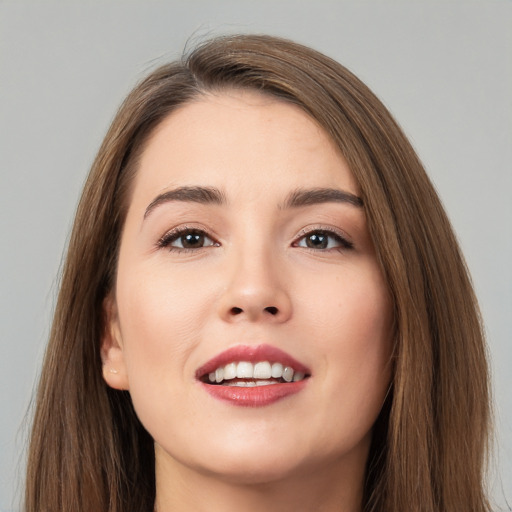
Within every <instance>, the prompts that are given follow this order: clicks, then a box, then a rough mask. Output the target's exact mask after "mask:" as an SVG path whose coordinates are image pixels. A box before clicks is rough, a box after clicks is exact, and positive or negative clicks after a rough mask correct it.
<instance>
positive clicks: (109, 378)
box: [100, 294, 130, 390]
mask: <svg viewBox="0 0 512 512" xmlns="http://www.w3.org/2000/svg"><path fill="white" fill-rule="evenodd" d="M103 319H104V323H103V334H102V336H101V349H100V352H101V361H102V363H103V379H104V380H105V382H106V383H107V384H108V385H109V386H110V387H111V388H114V389H119V390H125V389H130V385H129V382H128V373H127V371H126V363H125V358H124V351H123V340H122V336H121V326H120V324H119V315H118V311H117V303H116V300H115V299H114V297H113V296H112V294H109V295H108V296H107V297H106V298H105V299H104V301H103Z"/></svg>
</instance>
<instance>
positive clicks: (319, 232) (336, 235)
mask: <svg viewBox="0 0 512 512" xmlns="http://www.w3.org/2000/svg"><path fill="white" fill-rule="evenodd" d="M186 235H199V236H203V237H205V238H207V239H209V240H210V241H211V242H212V243H211V244H208V245H203V246H201V247H193V248H190V247H176V246H172V245H171V244H172V243H173V242H175V241H177V240H179V239H180V238H182V237H184V236H186ZM313 235H316V236H325V237H327V238H331V239H334V240H335V241H336V243H337V244H339V246H338V247H326V248H321V249H319V248H315V247H304V246H301V245H299V243H300V242H301V241H303V240H305V239H306V238H307V237H308V236H313ZM328 243H329V242H328ZM182 245H183V242H182ZM219 245H220V244H219V243H218V242H217V241H215V239H214V238H213V237H212V236H211V235H210V234H209V233H208V232H207V231H205V230H204V229H200V228H191V227H188V226H184V227H180V228H176V229H173V230H171V231H168V232H167V233H165V234H164V235H163V236H162V237H161V238H160V239H159V240H158V242H157V247H158V248H159V249H165V248H166V249H168V250H169V251H173V252H174V251H175V252H195V251H197V250H199V249H204V248H207V247H218V246H219ZM292 246H293V247H303V248H305V249H309V250H312V251H319V252H325V251H329V250H337V251H343V250H351V249H353V248H354V244H353V243H352V242H350V241H349V240H347V238H346V237H345V235H343V234H342V233H341V232H338V231H336V230H334V229H332V228H323V227H319V228H313V229H303V230H302V231H301V233H300V234H299V236H298V237H297V238H296V239H295V241H294V242H293V243H292Z"/></svg>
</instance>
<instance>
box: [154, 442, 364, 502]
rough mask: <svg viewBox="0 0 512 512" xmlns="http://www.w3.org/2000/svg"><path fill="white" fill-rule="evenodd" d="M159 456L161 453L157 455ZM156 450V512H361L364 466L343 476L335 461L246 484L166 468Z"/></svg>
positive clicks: (176, 466) (176, 467)
mask: <svg viewBox="0 0 512 512" xmlns="http://www.w3.org/2000/svg"><path fill="white" fill-rule="evenodd" d="M160 450H161V449H160ZM158 452H159V448H158V447H157V448H156V455H157V457H156V461H157V464H156V502H155V512H186V511H189V510H194V511H196V512H207V511H208V512H216V511H222V512H235V511H240V510H243V511H244V512H256V511H258V512H260V511H262V510H264V511H265V512H282V511H283V510H315V511H317V512H361V509H362V508H361V503H362V495H363V481H364V471H365V468H364V464H358V465H357V467H354V465H353V464H351V465H350V471H344V470H343V468H340V464H339V462H337V461H334V462H333V463H332V465H326V464H325V462H324V463H323V464H322V466H321V467H319V468H310V469H309V470H308V471H307V472H304V473H302V474H301V473H297V474H294V475H288V476H286V477H282V478H277V479H275V478H272V479H270V481H267V482H258V483H247V482H243V481H242V482H241V481H234V480H233V479H232V478H222V477H219V475H216V474H205V473H202V472H199V471H196V470H195V469H191V468H189V467H187V466H184V465H181V464H176V462H175V461H173V462H169V459H168V458H167V457H160V456H159V453H158Z"/></svg>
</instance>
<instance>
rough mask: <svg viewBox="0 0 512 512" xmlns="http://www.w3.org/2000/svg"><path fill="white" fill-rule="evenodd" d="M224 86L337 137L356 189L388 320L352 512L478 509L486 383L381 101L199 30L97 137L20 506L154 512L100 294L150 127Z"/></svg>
mask: <svg viewBox="0 0 512 512" xmlns="http://www.w3.org/2000/svg"><path fill="white" fill-rule="evenodd" d="M226 88H248V89H253V90H257V91H261V92H262V93H264V94H271V95H273V96H276V97H279V98H282V99H283V100H284V101H288V102H292V103H294V104H296V105H298V106H300V107H301V108H302V109H303V110H304V111H305V112H307V113H308V114H309V115H310V116H312V117H313V118H314V119H316V120H317V122H318V123H319V124H320V125H321V126H322V127H323V128H324V129H325V130H326V132H327V133H328V134H329V135H330V136H331V138H332V139H333V141H334V142H335V143H336V144H337V146H338V147H339V149H340V150H341V152H342V153H343V155H344V157H345V159H346V160H347V162H348V164H349V166H350V169H351V170H352V172H353V174H354V176H355V178H356V179H357V181H358V183H359V185H360V188H361V193H362V197H363V200H364V205H365V211H366V215H367V219H368V225H369V229H370V232H371V235H372V238H373V242H374V244H375V249H376V252H377V256H378V259H379V262H380V265H381V267H382V271H383V273H384V275H385V278H386V280H387V282H388V285H389V289H390V293H391V296H392V298H393V304H394V316H395V327H396V337H395V346H394V354H393V361H394V373H393V381H392V387H391V391H390V393H389V394H388V397H387V401H386V403H385V405H384V407H383V410H382V411H381V414H380V416H379V418H378V420H377V422H376V424H375V426H374V432H373V441H372V447H371V450H370V455H369V459H368V463H367V476H366V482H365V494H364V510H365V512H397V511H405V510H407V511H409V512H423V511H424V512H461V511H465V512H469V511H474V512H484V511H487V510H488V505H487V501H486V498H485V492H484V486H483V481H484V478H483V469H484V463H485V458H486V448H487V437H488V430H489V389H488V387H489V385H488V374H487V365H486V349H485V344H484V340H483V335H482V327H481V322H480V316H479V312H478V307H477V303H476V300H475V297H474V293H473V290H472V286H471V283H470V279H469V277H468V272H467V269H466V267H465V264H464V261H463V258H462V256H461V254H460V251H459V247H458V244H457V241H456V239H455V236H454V234H453V231H452V229H451V226H450V223H449V221H448V219H447V217H446V214H445V213H444V210H443V208H442V206H441V204H440V201H439V199H438V197H437V195H436V193H435V191H434V188H433V187H432V185H431V183H430V181H429V179H428V178H427V176H426V174H425V172H424V170H423V167H422V165H421V163H420V162H419V160H418V158H417V156H416V154H415V152H414V150H413V149H412V147H411V145H410V144H409V142H408V141H407V139H406V137H405V136H404V134H403V133H402V131H401V129H400V128H399V127H398V125H397V124H396V122H395V121H394V120H393V118H392V117H391V115H390V114H389V112H388V111H387V110H386V108H385V107H384V106H383V105H382V103H381V102H380V101H379V100H378V99H377V98H376V97H375V96H374V95H373V93H372V92H371V91H370V90H369V89H368V88H367V87H366V86H365V85H364V84H363V83H362V82H361V81H360V80H359V79H357V78H356V77H355V76H354V75H353V74H351V73H350V72H349V71H348V70H347V69H345V68H344V67H343V66H341V65H340V64H338V63H337V62H335V61H333V60H331V59H329V58H328V57H326V56H324V55H322V54H320V53H318V52H316V51H314V50H311V49H309V48H306V47H304V46H301V45H298V44H295V43H292V42H290V41H287V40H283V39H278V38H274V37H270V36H255V35H239V36H228V37H221V38H216V39H213V40H210V41H207V42H206V43H204V44H202V45H200V46H199V47H198V48H196V49H195V50H194V51H193V52H192V53H191V54H190V55H189V56H188V57H184V59H183V60H182V61H180V62H176V63H172V64H169V65H165V66H163V67H160V68H159V69H157V70H156V71H154V72H153V73H151V74H150V75H149V76H148V77H147V78H146V79H145V80H143V81H142V82H141V83H140V84H139V85H138V86H137V87H136V88H135V89H134V90H133V91H132V92H131V93H130V95H129V96H128V97H127V99H126V100H125V102H124V103H123V104H122V106H121V108H120V109H119V112H118V114H117V116H116V117H115V119H114V121H113V123H112V125H111V127H110V129H109V131H108V133H107V135H106V137H105V139H104V141H103V144H102V146H101V148H100V150H99V153H98V155H97V158H96V160H95V162H94V165H93V167H92V170H91V173H90V175H89V178H88V181H87V183H86V186H85V189H84V191H83V195H82V198H81V201H80V204H79V206H78V210H77V214H76V219H75V223H74V228H73V232H72V235H71V239H70V243H69V248H68V255H67V260H66V264H65V267H64V271H63V276H62V282H61V288H60V294H59V299H58V303H57V307H56V311H55V318H54V322H53V327H52V330H51V335H50V341H49V344H48V348H47V352H46V356H45V362H44V366H43V370H42V375H41V381H40V385H39V390H38V394H37V408H36V411H35V418H34V425H33V430H32V437H31V443H30V449H29V457H28V470H27V481H26V504H25V506H26V509H25V510H26V512H36V511H38V512H41V511H69V510H73V511H78V512H86V511H89V512H107V511H108V512H122V511H123V512H128V511H130V512H133V511H146V512H149V511H151V510H152V509H153V504H154V497H155V496H154V495H155V476H154V451H153V443H152V439H151V437H150V436H149V434H148V433H147V432H146V431H145V429H144V428H143V427H142V425H141V424H140V422H139V421H138V419H137V417H136V415H135V413H134V410H133V407H132V405H131V401H130V396H129V394H128V392H125V391H117V390H113V389H111V388H109V387H108V386H107V385H106V384H105V382H104V381H103V378H102V369H101V358H100V338H101V335H102V330H103V328H104V319H103V316H102V310H103V307H102V304H103V301H104V299H105V297H106V295H107V293H108V292H109V290H110V289H111V287H112V285H113V280H114V279H115V273H116V259H117V252H118V248H119V239H120V233H121V229H122V227H123V222H124V217H125V213H126V209H127V205H128V202H129V195H130V186H131V183H132V181H133V176H134V174H135V173H136V172H137V162H138V157H139V156H140V154H141V152H142V151H143V149H144V144H145V142H146V141H147V139H148V137H149V135H150V133H151V132H152V130H153V129H154V128H155V127H156V126H157V125H158V124H159V123H160V122H161V121H162V120H163V119H164V118H165V117H166V116H167V115H169V113H171V112H172V111H173V110H174V109H176V108H177V107H179V106H180V105H183V104H184V103H186V102H187V101H190V100H192V99H193V98H195V97H197V96H198V95H201V94H203V93H205V92H208V91H216V90H223V89H226Z"/></svg>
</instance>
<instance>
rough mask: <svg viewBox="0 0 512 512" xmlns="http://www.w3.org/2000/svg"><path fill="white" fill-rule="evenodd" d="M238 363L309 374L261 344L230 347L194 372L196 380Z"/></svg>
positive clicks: (291, 360)
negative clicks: (277, 366)
mask: <svg viewBox="0 0 512 512" xmlns="http://www.w3.org/2000/svg"><path fill="white" fill-rule="evenodd" d="M239 361H248V362H250V363H257V362H260V361H268V362H270V363H281V364H283V365H284V366H291V367H292V368H293V369H294V370H295V371H296V372H303V373H305V374H306V375H310V374H311V371H310V370H309V368H307V367H306V366H305V365H303V364H302V363H301V362H299V361H297V360H296V359H295V358H293V357H292V356H291V355H290V354H287V353H286V352H284V351H283V350H281V349H279V348H277V347H273V346H271V345H266V344H263V345H237V346H236V347H231V348H229V349H227V350H225V351H224V352H221V353H220V354H218V355H216V356H215V357H213V358H212V359H210V360H209V361H207V362H206V363H205V364H203V365H202V366H201V367H200V368H198V369H197V370H196V378H198V379H200V378H201V377H203V376H204V375H207V374H209V373H210V372H214V371H215V370H216V369H217V368H219V367H220V366H225V365H226V364H229V363H233V362H239Z"/></svg>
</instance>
